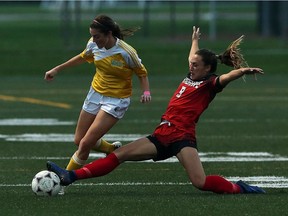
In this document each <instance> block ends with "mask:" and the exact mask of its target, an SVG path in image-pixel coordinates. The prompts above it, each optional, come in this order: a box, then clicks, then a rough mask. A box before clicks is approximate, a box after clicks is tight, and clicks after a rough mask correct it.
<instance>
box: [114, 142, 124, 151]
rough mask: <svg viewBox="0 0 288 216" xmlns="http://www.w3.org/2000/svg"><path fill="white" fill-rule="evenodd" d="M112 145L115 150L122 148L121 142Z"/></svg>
mask: <svg viewBox="0 0 288 216" xmlns="http://www.w3.org/2000/svg"><path fill="white" fill-rule="evenodd" d="M112 145H114V150H115V149H118V148H120V147H121V146H122V143H121V142H119V141H116V142H113V143H112Z"/></svg>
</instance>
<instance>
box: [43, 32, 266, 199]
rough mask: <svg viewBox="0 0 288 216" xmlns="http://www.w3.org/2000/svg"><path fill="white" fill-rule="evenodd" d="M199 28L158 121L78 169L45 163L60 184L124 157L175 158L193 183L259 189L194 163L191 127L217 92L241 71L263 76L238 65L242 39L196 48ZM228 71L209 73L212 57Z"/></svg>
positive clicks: (218, 189) (225, 189)
mask: <svg viewBox="0 0 288 216" xmlns="http://www.w3.org/2000/svg"><path fill="white" fill-rule="evenodd" d="M199 36H200V31H199V28H195V27H193V34H192V45H191V49H190V53H189V58H188V61H189V74H188V76H187V77H186V78H185V79H184V80H183V81H182V83H181V84H180V85H179V87H178V88H177V90H176V92H175V93H174V95H173V96H172V98H171V100H170V102H169V105H168V107H167V110H166V111H165V113H164V114H163V115H162V118H161V123H160V125H159V126H158V127H157V128H156V129H155V131H154V132H153V133H152V134H151V135H149V136H148V137H144V138H140V139H138V140H136V141H134V142H132V143H129V144H127V145H124V146H122V147H120V148H119V149H116V150H115V151H114V152H113V153H111V154H109V155H108V156H107V157H105V158H102V159H98V160H95V161H93V162H92V163H90V164H87V165H85V166H84V167H83V168H81V169H78V170H74V171H66V170H65V169H62V168H60V167H59V166H57V165H56V164H55V163H53V162H49V161H48V162H47V168H48V170H51V171H53V172H55V173H57V174H58V175H59V177H60V178H61V184H63V185H69V184H71V183H73V182H74V181H76V180H80V179H87V178H92V177H98V176H103V175H106V174H108V173H109V172H111V171H112V170H114V169H115V168H116V167H117V166H118V165H119V164H121V163H123V162H125V161H142V160H148V159H153V160H154V161H158V160H164V159H167V158H169V157H172V156H176V157H177V158H178V160H179V162H180V163H181V164H182V165H183V167H184V168H185V170H186V172H187V174H188V176H189V179H190V181H191V183H192V184H193V186H195V187H196V188H198V189H200V190H203V191H212V192H214V193H227V194H237V193H265V191H264V190H263V189H261V188H259V187H257V186H250V185H248V184H246V183H244V182H243V181H241V180H240V181H238V182H236V183H232V182H230V181H228V180H226V179H225V178H223V177H221V176H219V175H208V176H206V174H205V172H204V169H203V167H202V163H201V161H200V158H199V155H198V151H197V142H196V136H195V126H196V123H197V121H198V119H199V117H200V115H201V114H202V112H203V111H204V110H205V109H206V108H207V107H208V105H209V103H210V102H211V101H212V100H213V99H214V97H215V96H216V94H217V93H219V92H221V91H222V90H223V88H224V87H225V86H226V85H227V84H228V83H229V82H231V81H233V80H235V79H238V78H240V77H242V76H243V75H245V74H258V73H259V74H263V71H262V69H260V68H250V67H243V66H245V65H246V63H245V60H244V59H243V57H242V55H241V54H240V52H239V49H238V48H237V46H238V45H239V43H240V42H241V40H242V37H241V38H239V39H238V40H236V41H235V42H234V43H232V44H231V45H230V46H229V47H228V49H227V50H226V51H225V52H224V53H223V54H222V55H216V54H214V53H213V52H211V51H209V50H206V49H199V47H198V40H199ZM219 59H220V61H221V62H222V63H224V64H227V65H229V66H233V67H234V69H233V70H231V71H230V72H228V73H226V74H222V75H220V76H217V75H215V74H214V73H215V72H216V69H217V60H219Z"/></svg>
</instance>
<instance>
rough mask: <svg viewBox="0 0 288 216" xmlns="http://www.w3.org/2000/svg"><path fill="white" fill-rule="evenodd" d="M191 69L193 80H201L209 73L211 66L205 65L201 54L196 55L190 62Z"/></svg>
mask: <svg viewBox="0 0 288 216" xmlns="http://www.w3.org/2000/svg"><path fill="white" fill-rule="evenodd" d="M189 70H190V74H191V78H192V79H193V80H200V79H202V78H204V77H205V76H207V75H208V73H209V71H210V66H207V65H204V62H203V61H202V57H201V56H199V55H194V56H193V57H192V59H191V61H190V62H189Z"/></svg>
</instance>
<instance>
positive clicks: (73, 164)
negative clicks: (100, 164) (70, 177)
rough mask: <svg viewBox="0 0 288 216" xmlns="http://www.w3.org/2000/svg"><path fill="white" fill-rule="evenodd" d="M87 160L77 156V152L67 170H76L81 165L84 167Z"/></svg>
mask: <svg viewBox="0 0 288 216" xmlns="http://www.w3.org/2000/svg"><path fill="white" fill-rule="evenodd" d="M85 162H86V161H85V160H81V159H79V158H78V157H77V155H76V152H75V153H74V154H73V156H72V157H71V159H70V161H69V163H68V165H67V167H66V170H76V169H79V168H81V167H83V166H84V165H85Z"/></svg>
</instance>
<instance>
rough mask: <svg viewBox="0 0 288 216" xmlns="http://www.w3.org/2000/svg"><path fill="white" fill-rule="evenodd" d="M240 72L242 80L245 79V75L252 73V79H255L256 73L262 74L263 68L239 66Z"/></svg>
mask: <svg viewBox="0 0 288 216" xmlns="http://www.w3.org/2000/svg"><path fill="white" fill-rule="evenodd" d="M241 72H242V73H243V75H244V76H243V77H242V78H243V80H244V81H245V75H246V74H247V75H250V74H253V75H254V79H255V80H257V74H262V75H263V74H264V72H263V70H262V69H261V68H241Z"/></svg>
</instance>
